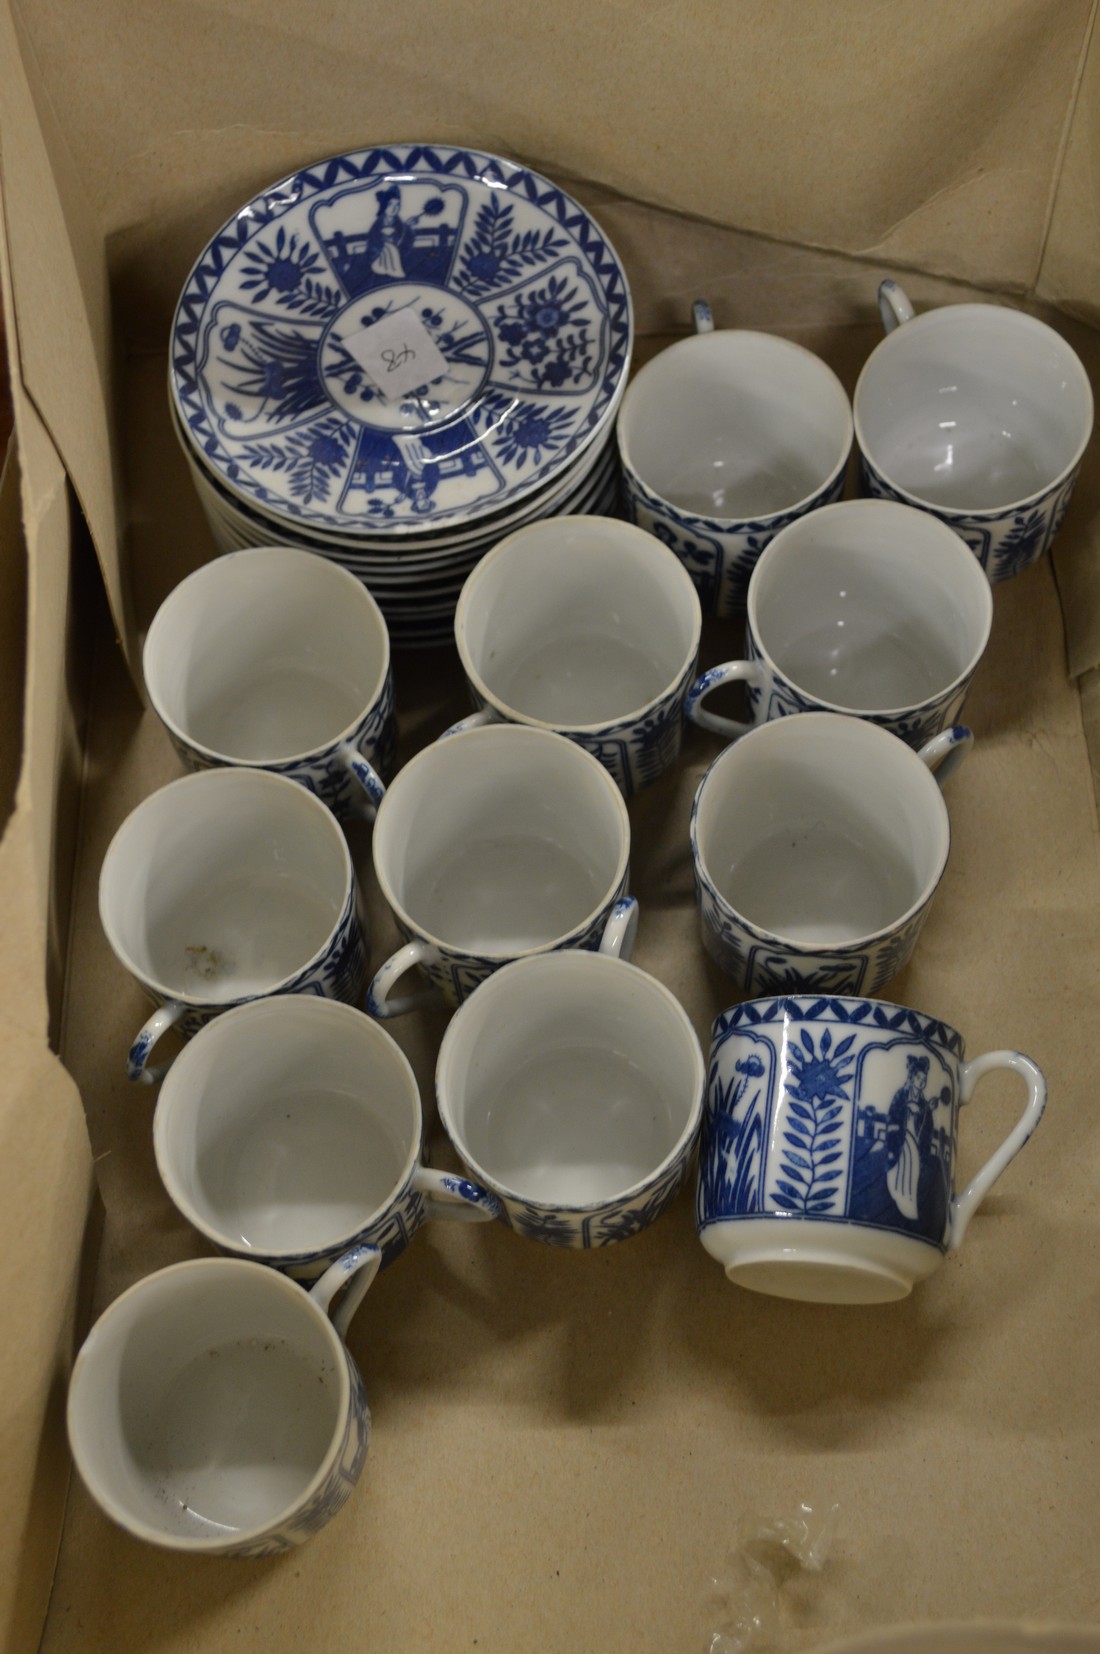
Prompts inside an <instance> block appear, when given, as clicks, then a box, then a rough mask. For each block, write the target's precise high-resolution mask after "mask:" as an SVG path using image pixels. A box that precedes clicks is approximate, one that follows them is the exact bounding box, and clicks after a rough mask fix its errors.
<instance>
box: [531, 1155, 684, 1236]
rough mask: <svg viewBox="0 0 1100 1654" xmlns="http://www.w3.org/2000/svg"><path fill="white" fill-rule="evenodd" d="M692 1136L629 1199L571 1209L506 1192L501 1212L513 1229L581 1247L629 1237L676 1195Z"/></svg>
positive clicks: (663, 1208) (638, 1230)
mask: <svg viewBox="0 0 1100 1654" xmlns="http://www.w3.org/2000/svg"><path fill="white" fill-rule="evenodd" d="M695 1142H696V1137H695V1135H693V1136H692V1138H691V1140H690V1142H688V1143H686V1144H685V1145H684V1148H683V1150H682V1152H681V1153H679V1154H678V1155H677V1156H676V1157H675V1159H674V1160H673V1162H672V1163H671V1164H670V1165H669V1166H668V1167H666V1169H665V1170H664V1172H662V1174H661V1176H660V1177H659V1178H657V1179H656V1180H655V1181H654V1182H652V1183H650V1184H647V1185H646V1187H645V1188H644V1189H643V1190H641V1191H640V1192H639V1193H638V1194H636V1195H634V1196H633V1197H632V1198H631V1199H626V1200H609V1201H606V1202H605V1203H604V1204H603V1205H601V1206H595V1207H592V1208H591V1209H590V1210H586V1211H584V1212H578V1213H573V1212H570V1211H567V1210H565V1209H563V1208H561V1207H555V1206H552V1205H543V1204H538V1203H536V1202H533V1201H525V1200H518V1199H516V1198H514V1197H511V1196H508V1195H504V1196H502V1197H501V1207H502V1213H501V1215H502V1217H503V1219H504V1222H505V1223H506V1224H507V1225H508V1227H509V1228H510V1229H514V1230H515V1231H516V1233H517V1234H520V1235H525V1236H526V1237H527V1239H528V1240H537V1241H542V1242H544V1243H545V1244H549V1245H550V1246H565V1247H570V1248H572V1249H574V1250H581V1249H588V1248H592V1247H597V1246H610V1245H612V1244H613V1243H614V1242H615V1241H621V1240H630V1239H631V1237H632V1236H634V1235H637V1234H639V1233H640V1231H641V1230H643V1229H645V1228H646V1227H647V1226H648V1225H649V1224H651V1223H652V1222H653V1221H654V1220H655V1219H656V1218H658V1217H660V1215H661V1213H662V1212H663V1211H664V1210H665V1208H666V1207H667V1206H669V1205H670V1204H671V1203H672V1201H674V1200H675V1198H676V1196H677V1194H678V1193H679V1190H680V1188H681V1186H682V1185H683V1182H684V1180H685V1178H686V1177H687V1174H688V1172H689V1171H690V1169H691V1162H692V1156H693V1154H694V1151H695Z"/></svg>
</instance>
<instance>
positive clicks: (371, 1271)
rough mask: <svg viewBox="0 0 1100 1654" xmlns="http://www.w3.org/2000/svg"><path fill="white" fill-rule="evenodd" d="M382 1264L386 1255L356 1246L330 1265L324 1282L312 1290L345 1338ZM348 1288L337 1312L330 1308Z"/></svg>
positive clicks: (369, 1248)
mask: <svg viewBox="0 0 1100 1654" xmlns="http://www.w3.org/2000/svg"><path fill="white" fill-rule="evenodd" d="M381 1262H382V1254H381V1252H380V1251H379V1250H378V1248H377V1246H366V1245H364V1246H353V1247H352V1249H351V1251H350V1252H345V1253H344V1255H343V1257H342V1258H337V1260H336V1262H335V1263H334V1264H330V1265H329V1267H328V1268H327V1269H326V1270H325V1273H324V1274H323V1275H322V1276H321V1279H320V1280H319V1281H317V1282H316V1283H315V1284H314V1285H313V1286H312V1287H310V1289H309V1295H310V1297H311V1298H312V1299H313V1302H314V1303H315V1304H318V1305H319V1306H320V1308H321V1309H323V1310H324V1312H325V1314H326V1315H328V1316H330V1317H331V1320H332V1324H333V1326H334V1327H335V1328H336V1331H337V1332H338V1333H339V1334H340V1337H341V1338H346V1337H347V1334H348V1327H349V1326H350V1325H351V1318H352V1316H353V1315H354V1314H355V1312H356V1310H357V1309H358V1308H359V1305H360V1304H361V1303H362V1302H363V1299H364V1298H365V1297H366V1295H367V1288H368V1287H369V1286H370V1284H371V1282H372V1281H373V1280H374V1277H375V1276H376V1275H377V1274H378V1269H379V1265H380V1264H381ZM344 1287H346V1288H347V1291H346V1292H345V1293H344V1297H343V1300H342V1301H341V1303H340V1306H339V1308H338V1309H337V1310H336V1311H335V1313H333V1312H332V1310H331V1308H330V1306H331V1304H332V1300H333V1299H334V1298H335V1297H336V1294H337V1293H338V1292H340V1291H341V1290H342V1289H343V1288H344Z"/></svg>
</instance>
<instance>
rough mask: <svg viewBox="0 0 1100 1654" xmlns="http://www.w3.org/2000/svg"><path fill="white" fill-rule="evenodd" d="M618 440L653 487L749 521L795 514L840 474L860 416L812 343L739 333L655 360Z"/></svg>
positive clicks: (631, 392)
mask: <svg viewBox="0 0 1100 1654" xmlns="http://www.w3.org/2000/svg"><path fill="white" fill-rule="evenodd" d="M619 441H620V448H621V452H622V456H623V461H624V464H625V465H626V466H627V467H628V469H629V470H631V471H632V472H633V473H634V474H635V475H636V476H637V477H638V478H639V479H640V481H641V482H642V483H643V485H644V486H645V487H646V488H648V489H649V490H650V491H651V492H652V493H654V494H657V495H659V496H660V497H661V498H662V499H663V500H666V501H668V502H669V504H671V505H673V506H676V507H678V508H679V509H681V510H683V511H688V512H691V513H692V514H693V515H697V516H701V517H710V518H714V519H718V520H724V521H727V522H739V521H744V520H746V519H753V518H760V517H769V516H772V515H774V514H775V513H776V512H780V511H786V510H789V509H790V508H791V507H793V506H796V505H798V504H800V503H801V502H802V501H803V500H805V499H807V498H809V497H810V496H811V495H813V494H815V493H816V492H817V491H818V490H819V489H820V488H822V487H823V486H824V485H825V484H826V483H827V482H828V481H829V479H830V478H831V477H833V476H835V475H836V474H837V472H838V471H839V470H840V468H841V466H842V465H843V464H844V463H845V460H846V458H847V455H848V450H849V448H850V447H851V442H852V414H851V408H850V406H849V403H848V398H847V396H846V395H845V392H844V388H843V386H842V385H841V383H840V381H839V379H838V378H837V377H836V375H835V374H834V373H833V371H832V369H831V368H829V367H827V366H826V365H825V363H824V362H822V361H821V360H820V358H818V357H817V356H814V355H813V353H812V352H811V351H808V350H806V349H804V348H803V347H802V346H801V345H796V344H793V343H791V341H790V340H787V339H781V338H778V337H777V336H775V335H773V334H768V333H753V332H749V331H745V330H741V329H730V330H727V331H722V332H718V333H705V334H699V335H696V336H695V337H693V338H690V339H681V340H680V341H679V342H678V343H677V344H675V345H671V346H670V347H669V348H668V349H667V350H664V351H662V352H661V353H660V354H659V355H657V356H655V357H654V358H653V359H652V361H650V362H647V363H646V365H645V367H643V368H642V369H641V371H640V372H639V373H638V374H637V375H636V377H635V378H634V380H633V381H632V383H631V384H630V385H629V386H628V388H627V392H626V395H625V397H624V398H623V406H622V411H621V412H620V415H619Z"/></svg>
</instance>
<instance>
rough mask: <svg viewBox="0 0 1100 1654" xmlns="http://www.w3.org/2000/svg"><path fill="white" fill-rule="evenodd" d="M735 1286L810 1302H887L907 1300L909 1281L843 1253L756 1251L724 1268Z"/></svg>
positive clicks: (775, 1296)
mask: <svg viewBox="0 0 1100 1654" xmlns="http://www.w3.org/2000/svg"><path fill="white" fill-rule="evenodd" d="M726 1275H727V1277H728V1278H729V1280H731V1281H732V1282H733V1283H734V1285H735V1286H743V1287H747V1288H748V1289H749V1291H750V1292H763V1293H767V1294H768V1295H769V1296H770V1297H773V1298H795V1299H798V1300H800V1301H801V1302H803V1303H812V1304H889V1303H896V1302H897V1300H898V1299H899V1298H907V1297H908V1296H909V1293H910V1292H911V1291H912V1286H913V1283H912V1282H911V1281H909V1280H907V1279H906V1278H905V1277H904V1276H903V1275H899V1274H897V1273H895V1271H894V1270H892V1269H888V1268H886V1267H885V1266H884V1265H882V1264H878V1263H873V1262H871V1261H870V1260H867V1259H862V1258H853V1257H850V1256H845V1255H844V1254H843V1253H840V1252H835V1253H827V1252H818V1253H815V1254H814V1255H813V1256H812V1257H811V1256H802V1257H796V1256H792V1254H791V1252H790V1251H788V1250H786V1249H784V1248H782V1247H772V1248H763V1247H762V1248H760V1249H759V1250H757V1251H754V1252H753V1253H752V1254H750V1255H746V1256H743V1257H741V1258H739V1259H737V1260H735V1261H734V1262H733V1263H730V1264H727V1266H726Z"/></svg>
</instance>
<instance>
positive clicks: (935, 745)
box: [917, 724, 974, 787]
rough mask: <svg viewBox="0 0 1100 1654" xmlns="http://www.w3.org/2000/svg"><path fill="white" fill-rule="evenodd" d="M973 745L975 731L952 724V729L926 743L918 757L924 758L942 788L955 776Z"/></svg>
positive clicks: (943, 731) (962, 725)
mask: <svg viewBox="0 0 1100 1654" xmlns="http://www.w3.org/2000/svg"><path fill="white" fill-rule="evenodd" d="M973 745H974V732H973V730H969V729H967V727H966V725H965V724H952V726H951V728H950V729H944V730H941V731H940V733H939V734H938V735H933V737H932V739H931V740H930V741H926V742H925V743H924V745H923V747H921V749H920V751H919V752H918V753H917V757H918V758H923V760H924V762H925V763H926V764H927V765H928V768H929V769H930V770H932V771H933V772H934V774H935V777H936V780H937V781H938V782H939V784H940V786H941V787H942V786H943V784H944V782H945V781H946V780H947V778H948V777H949V776H951V775H954V773H955V771H956V770H957V769H958V768H959V766H960V764H961V763H962V762H963V760H964V759H965V757H966V755H967V753H968V752H969V751H970V749H971V747H972V746H973Z"/></svg>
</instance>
